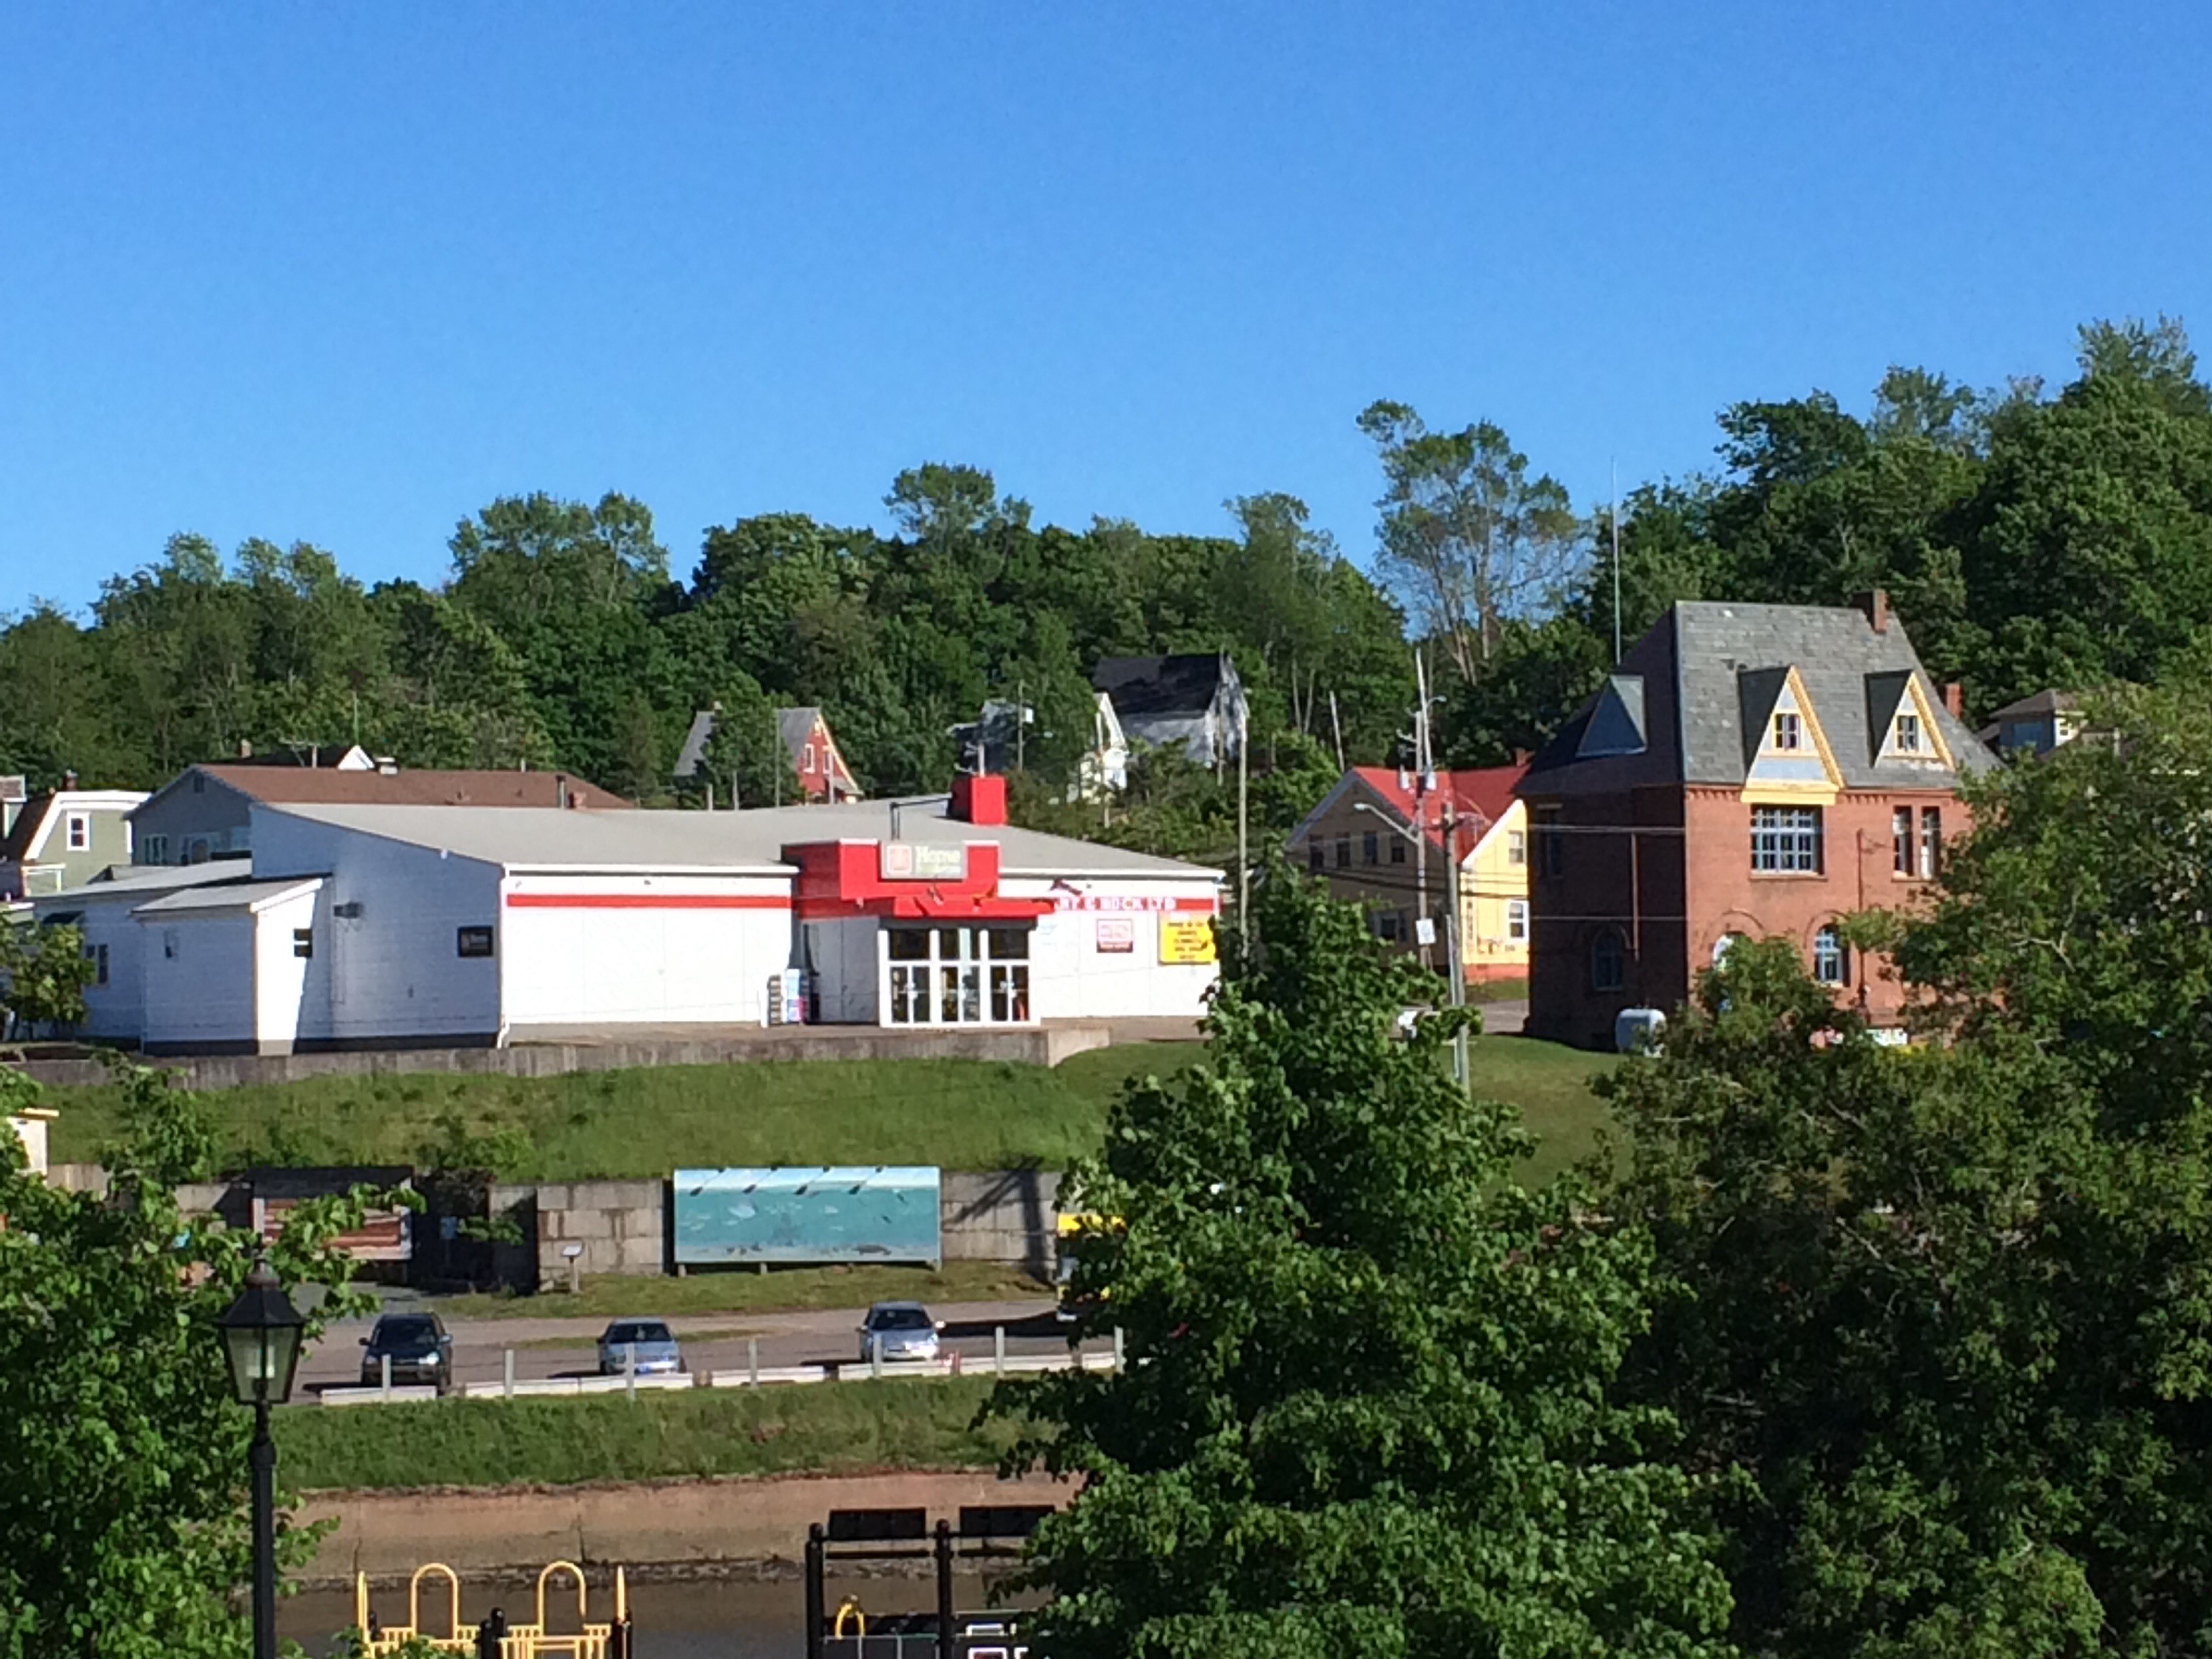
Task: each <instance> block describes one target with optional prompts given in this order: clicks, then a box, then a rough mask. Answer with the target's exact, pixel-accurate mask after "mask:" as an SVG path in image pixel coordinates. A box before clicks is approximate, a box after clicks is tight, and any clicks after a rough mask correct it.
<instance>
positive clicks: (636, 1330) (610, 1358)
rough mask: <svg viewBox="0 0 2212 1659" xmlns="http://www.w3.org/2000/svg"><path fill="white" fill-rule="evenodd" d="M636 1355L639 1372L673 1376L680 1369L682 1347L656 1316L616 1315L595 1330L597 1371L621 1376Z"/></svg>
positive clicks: (682, 1353) (682, 1361) (602, 1374)
mask: <svg viewBox="0 0 2212 1659" xmlns="http://www.w3.org/2000/svg"><path fill="white" fill-rule="evenodd" d="M633 1354H635V1356H636V1357H637V1374H638V1375H639V1376H675V1375H676V1374H677V1373H678V1372H679V1371H681V1370H683V1369H684V1351H683V1349H681V1348H680V1347H678V1346H677V1344H676V1338H675V1337H674V1336H673V1335H672V1334H670V1332H669V1329H668V1327H667V1326H666V1325H665V1324H663V1323H662V1322H660V1321H659V1320H658V1319H617V1320H616V1321H615V1322H613V1323H612V1324H611V1325H609V1326H608V1327H607V1328H606V1329H605V1330H604V1331H602V1332H600V1333H599V1375H600V1376H623V1375H625V1374H626V1373H627V1372H628V1371H629V1360H630V1356H631V1355H633Z"/></svg>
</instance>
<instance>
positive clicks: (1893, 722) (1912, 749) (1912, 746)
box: [1875, 674, 1954, 770]
mask: <svg viewBox="0 0 2212 1659" xmlns="http://www.w3.org/2000/svg"><path fill="white" fill-rule="evenodd" d="M1875 761H1876V762H1877V763H1880V762H1882V761H1903V762H1905V763H1907V764H1911V763H1922V764H1925V765H1929V766H1940V767H1942V768H1943V769H1946V770H1952V769H1954V766H1953V762H1952V759H1951V746H1950V744H1947V743H1945V742H1944V741H1943V728H1942V726H1939V725H1937V724H1936V710H1935V708H1934V707H1933V706H1932V705H1931V704H1930V703H1929V700H1928V693H1927V691H1926V690H1925V689H1924V688H1923V686H1922V685H1921V683H1920V676H1918V675H1917V674H1912V675H1908V676H1907V677H1906V678H1905V685H1904V688H1903V695H1902V696H1899V698H1898V700H1897V707H1896V708H1895V710H1894V711H1893V712H1892V714H1890V717H1889V725H1888V726H1887V729H1885V730H1884V732H1882V736H1881V748H1880V749H1879V750H1876V751H1875Z"/></svg>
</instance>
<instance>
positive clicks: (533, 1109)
mask: <svg viewBox="0 0 2212 1659" xmlns="http://www.w3.org/2000/svg"><path fill="white" fill-rule="evenodd" d="M1205 1052H1206V1051H1205V1049H1204V1048H1202V1047H1201V1046H1200V1045H1199V1044H1197V1043H1190V1042H1152V1043H1129V1044H1125V1045H1122V1046H1120V1047H1116V1048H1100V1049H1093V1050H1091V1052H1090V1053H1088V1054H1078V1055H1076V1056H1074V1057H1073V1059H1071V1060H1066V1062H1064V1063H1063V1064H1062V1065H1060V1066H1058V1067H1056V1068H1054V1069H1051V1070H1047V1069H1046V1068H1044V1067H1042V1066H1024V1065H1018V1064H1016V1063H1014V1062H1012V1061H1006V1060H779V1061H769V1062H757V1063H754V1064H750V1065H728V1066H654V1067H647V1068H640V1069H637V1070H633V1071H622V1072H588V1073H571V1074H569V1075H568V1076H565V1077H554V1078H507V1077H484V1076H453V1075H447V1074H442V1073H407V1074H404V1075H400V1076H392V1077H330V1078H314V1079H309V1080H307V1081H306V1082H301V1083H293V1084H286V1085H277V1086H270V1087H260V1088H249V1089H222V1090H215V1091H210V1092H209V1094H208V1096H207V1099H208V1100H209V1102H210V1104H211V1105H212V1106H213V1107H214V1109H215V1110H216V1113H217V1114H218V1115H219V1118H220V1123H221V1129H222V1144H223V1150H224V1161H225V1163H226V1164H228V1166H230V1167H233V1168H243V1167H245V1166H246V1165H248V1164H257V1163H265V1164H295V1165H298V1164H433V1163H435V1162H437V1161H438V1159H437V1158H436V1155H435V1152H434V1150H433V1149H434V1148H435V1147H436V1146H439V1145H441V1143H443V1142H445V1141H446V1140H447V1139H449V1138H450V1130H451V1128H452V1127H453V1126H456V1125H458V1126H463V1127H465V1129H466V1131H467V1132H468V1133H470V1134H471V1135H474V1136H477V1137H485V1136H490V1135H501V1136H502V1138H503V1139H505V1141H506V1142H507V1145H508V1146H509V1149H510V1156H511V1162H509V1164H507V1167H506V1168H505V1169H504V1170H502V1174H503V1175H505V1176H506V1177H507V1179H510V1180H515V1181H579V1180H590V1179H594V1178H604V1179H618V1178H623V1177H630V1178H639V1177H642V1178H648V1179H650V1178H658V1177H660V1176H666V1175H667V1174H668V1173H669V1172H670V1171H671V1170H676V1169H681V1168H710V1169H711V1168H720V1167H724V1166H727V1165H732V1164H936V1165H938V1166H939V1168H941V1169H947V1170H1004V1169H1019V1168H1024V1167H1028V1166H1036V1167H1042V1168H1044V1169H1048V1170H1054V1169H1064V1168H1066V1166H1067V1164H1069V1163H1070V1162H1071V1161H1073V1159H1075V1158H1080V1157H1083V1156H1085V1155H1087V1154H1089V1153H1090V1152H1092V1151H1094V1150H1095V1149H1096V1148H1097V1146H1098V1144H1099V1137H1100V1135H1101V1133H1102V1132H1103V1127H1104V1124H1105V1117H1106V1109H1107V1107H1108V1106H1109V1104H1110V1103H1111V1102H1112V1101H1113V1099H1114V1097H1115V1095H1116V1093H1118V1091H1120V1088H1121V1084H1122V1082H1123V1080H1124V1079H1127V1078H1128V1077H1129V1076H1131V1075H1132V1074H1133V1073H1146V1072H1152V1073H1158V1074H1159V1075H1160V1076H1161V1077H1162V1078H1163V1079H1172V1078H1173V1077H1174V1076H1175V1075H1176V1074H1177V1073H1180V1072H1182V1070H1184V1069H1185V1068H1187V1067H1188V1066H1192V1065H1194V1064H1197V1063H1199V1062H1200V1061H1201V1060H1203V1059H1204V1057H1205ZM1474 1054H1475V1060H1474V1067H1475V1084H1476V1086H1477V1087H1478V1088H1479V1089H1480V1090H1482V1091H1484V1092H1486V1093H1487V1094H1490V1095H1492V1096H1495V1097H1499V1098H1502V1099H1505V1100H1510V1101H1511V1102H1513V1103H1516V1104H1517V1105H1518V1106H1520V1108H1521V1109H1522V1113H1523V1114H1524V1115H1526V1117H1527V1119H1528V1126H1529V1127H1530V1128H1532V1129H1533V1130H1534V1131H1535V1132H1536V1133H1538V1134H1539V1135H1541V1136H1542V1137H1543V1139H1544V1142H1545V1146H1544V1151H1543V1152H1541V1154H1540V1155H1539V1157H1538V1158H1537V1159H1536V1160H1535V1161H1534V1165H1533V1166H1532V1167H1533V1168H1534V1170H1536V1171H1537V1172H1538V1173H1548V1172H1549V1171H1550V1170H1553V1169H1556V1168H1559V1167H1561V1166H1563V1165H1564V1164H1568V1163H1571V1162H1572V1161H1573V1160H1574V1159H1575V1158H1578V1157H1580V1156H1581V1155H1582V1153H1583V1152H1584V1151H1586V1150H1587V1149H1588V1147H1589V1138H1590V1133H1591V1131H1592V1129H1593V1127H1595V1124H1596V1122H1597V1121H1598V1120H1599V1117H1600V1115H1601V1112H1600V1108H1599V1106H1598V1104H1597V1103H1596V1101H1595V1099H1593V1098H1592V1097H1591V1096H1590V1094H1589V1090H1588V1088H1587V1087H1586V1086H1585V1084H1586V1081H1587V1079H1589V1076H1590V1075H1591V1074H1592V1073H1595V1072H1596V1071H1598V1070H1599V1069H1601V1067H1603V1066H1606V1065H1607V1064H1609V1063H1611V1062H1610V1061H1609V1060H1607V1058H1606V1057H1603V1056H1599V1055H1594V1054H1583V1053H1582V1052H1580V1051H1579V1050H1577V1049H1571V1048H1559V1047H1558V1046H1557V1045H1554V1044H1551V1043H1545V1042H1534V1041H1533V1040H1531V1039H1528V1038H1525V1037H1492V1038H1486V1039H1482V1040H1480V1041H1478V1042H1476V1043H1475V1045H1474ZM50 1103H51V1104H52V1105H54V1106H56V1107H58V1108H59V1109H60V1111H61V1117H60V1119H59V1121H57V1122H56V1123H55V1124H54V1126H53V1155H54V1157H55V1158H57V1159H60V1160H64V1161H71V1162H76V1161H90V1160H93V1159H95V1158H98V1156H99V1150H100V1146H101V1145H102V1144H103V1143H104V1142H106V1140H108V1139H111V1138H112V1135H113V1133H114V1103H113V1097H112V1093H111V1091H107V1090H106V1089H99V1088H94V1089H56V1090H53V1091H50ZM441 1120H444V1121H442V1122H441ZM777 1277H780V1276H779V1275H770V1278H769V1281H768V1282H769V1283H773V1282H774V1281H775V1279H776V1278H777ZM671 1283H673V1281H671ZM678 1288H681V1286H680V1285H679V1286H678ZM696 1293H700V1294H703V1293H704V1292H696ZM786 1294H788V1292H786ZM701 1305H702V1306H705V1305H712V1306H714V1307H720V1306H730V1307H737V1306H739V1305H741V1304H734V1303H732V1304H722V1303H715V1304H701ZM742 1305H747V1306H755V1307H761V1306H766V1305H769V1304H742ZM778 1305H783V1306H790V1305H794V1304H789V1303H783V1304H778ZM796 1305H802V1306H803V1305H805V1304H796ZM683 1310H684V1309H682V1308H678V1307H675V1306H671V1308H669V1309H668V1310H667V1311H671V1312H676V1311H683ZM641 1311H642V1310H641Z"/></svg>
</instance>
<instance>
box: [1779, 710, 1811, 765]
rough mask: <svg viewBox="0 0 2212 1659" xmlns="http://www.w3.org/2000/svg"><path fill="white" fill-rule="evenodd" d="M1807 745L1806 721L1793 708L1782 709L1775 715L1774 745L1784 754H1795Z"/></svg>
mask: <svg viewBox="0 0 2212 1659" xmlns="http://www.w3.org/2000/svg"><path fill="white" fill-rule="evenodd" d="M1804 746H1805V722H1804V721H1803V720H1801V719H1799V718H1798V716H1797V714H1796V712H1795V711H1794V710H1792V709H1788V708H1784V709H1781V710H1779V711H1778V712H1777V714H1775V716H1774V747H1775V748H1776V749H1778V750H1780V751H1781V752H1782V753H1784V754H1789V755H1794V754H1796V752H1797V751H1798V750H1801V749H1802V748H1803V747H1804Z"/></svg>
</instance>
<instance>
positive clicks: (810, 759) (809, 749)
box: [805, 743, 814, 775]
mask: <svg viewBox="0 0 2212 1659" xmlns="http://www.w3.org/2000/svg"><path fill="white" fill-rule="evenodd" d="M805 757H806V771H807V773H808V775H812V773H813V771H814V745H813V744H811V743H810V744H807V745H806V748H805Z"/></svg>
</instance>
